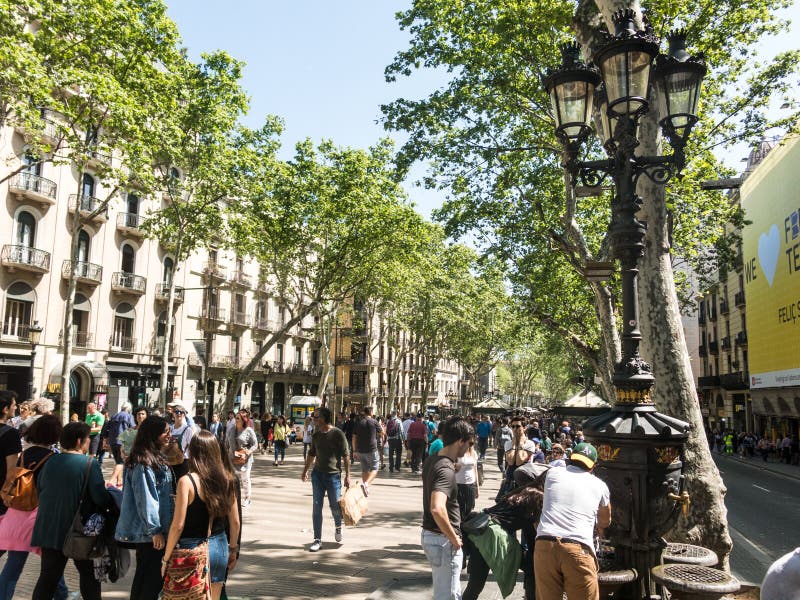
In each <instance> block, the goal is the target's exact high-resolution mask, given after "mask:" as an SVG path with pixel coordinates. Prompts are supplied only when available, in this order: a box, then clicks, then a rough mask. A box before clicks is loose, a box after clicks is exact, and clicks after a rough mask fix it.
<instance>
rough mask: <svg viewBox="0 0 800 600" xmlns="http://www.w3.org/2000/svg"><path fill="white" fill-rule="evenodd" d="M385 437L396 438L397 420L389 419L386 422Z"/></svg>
mask: <svg viewBox="0 0 800 600" xmlns="http://www.w3.org/2000/svg"><path fill="white" fill-rule="evenodd" d="M386 435H387V436H388V437H390V438H393V437H397V419H389V420H388V421H387V422H386Z"/></svg>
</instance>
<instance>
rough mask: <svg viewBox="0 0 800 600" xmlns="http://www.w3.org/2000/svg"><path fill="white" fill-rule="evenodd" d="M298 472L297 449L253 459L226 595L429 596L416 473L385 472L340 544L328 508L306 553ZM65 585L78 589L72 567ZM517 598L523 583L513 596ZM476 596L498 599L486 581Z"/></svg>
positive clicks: (26, 589)
mask: <svg viewBox="0 0 800 600" xmlns="http://www.w3.org/2000/svg"><path fill="white" fill-rule="evenodd" d="M106 462H107V463H109V464H107V467H108V468H110V461H106ZM490 465H491V463H490V462H489V461H487V465H486V474H487V481H486V490H487V493H485V494H483V495H482V497H481V498H480V499H479V500H478V507H479V508H482V507H484V506H488V505H490V504H491V498H492V497H493V496H494V494H495V492H496V490H497V488H498V487H499V473H498V472H497V469H496V468H492V467H491V466H490ZM301 469H302V447H301V446H293V447H291V448H289V450H288V452H287V460H286V464H285V465H283V466H280V467H273V466H272V461H271V460H270V457H268V456H257V458H256V463H255V465H254V467H253V501H252V504H251V505H250V506H249V507H248V508H246V509H245V510H244V529H243V538H242V554H241V558H240V560H239V564H238V565H237V566H236V569H235V570H234V571H233V572H232V574H231V576H230V578H229V581H228V594H229V596H230V597H231V598H241V599H245V598H248V599H251V598H252V599H255V598H265V599H267V598H281V599H284V598H287V597H291V598H293V599H306V598H308V599H310V598H341V599H345V600H356V599H363V598H366V597H370V598H372V599H373V600H388V599H392V600H401V599H403V600H405V599H406V598H409V599H410V598H414V599H415V600H419V599H420V598H424V597H428V596H429V595H430V571H429V568H428V564H427V561H426V560H425V556H424V554H423V553H422V550H421V548H420V545H419V521H420V513H421V510H422V501H421V488H422V484H421V482H420V479H419V476H414V475H412V474H411V473H409V472H408V469H404V470H403V472H402V473H400V474H393V475H392V474H389V473H388V471H382V472H381V473H380V475H379V476H378V479H377V481H376V482H375V483H374V484H373V485H372V486H371V494H370V499H369V500H370V511H369V514H368V515H367V516H366V517H364V519H363V520H362V521H361V523H359V525H358V527H356V528H345V531H344V542H343V543H342V544H341V545H340V544H336V543H335V542H334V541H333V521H332V519H331V517H330V512H329V511H328V509H327V507H326V509H325V513H324V514H325V521H324V524H323V548H322V550H321V551H320V552H318V553H310V552H308V545H309V544H310V543H311V538H312V532H311V483H310V482H309V483H303V482H302V481H300V472H301ZM354 479H355V478H354ZM0 560H2V559H0ZM131 571H132V570H131ZM38 572H39V559H38V557H36V556H34V555H31V557H30V558H29V560H28V564H27V566H26V568H25V572H24V573H23V576H22V578H21V579H20V581H19V584H18V586H17V591H16V593H15V598H30V595H31V591H32V589H33V586H34V584H35V582H36V577H37V576H38ZM131 577H132V572H131V573H129V574H128V576H127V577H126V578H124V579H122V580H121V581H118V582H117V583H114V584H104V585H103V598H111V599H117V598H128V597H129V590H130V582H131ZM67 584H68V585H69V588H70V590H77V589H78V585H77V573H76V572H75V570H74V567H73V566H72V565H71V564H70V565H69V566H68V567H67ZM521 597H522V586H521V584H520V585H518V586H517V589H516V590H515V592H514V594H512V596H511V598H513V599H516V598H521ZM481 598H487V599H493V598H500V596H499V592H498V591H497V588H496V586H494V585H493V584H492V582H491V580H490V582H489V583H488V584H487V587H486V590H485V591H484V593H483V594H482V595H481Z"/></svg>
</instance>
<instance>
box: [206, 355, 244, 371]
mask: <svg viewBox="0 0 800 600" xmlns="http://www.w3.org/2000/svg"><path fill="white" fill-rule="evenodd" d="M208 366H209V367H210V368H213V369H238V368H239V357H238V356H232V355H230V354H212V355H211V359H210V360H209V361H208Z"/></svg>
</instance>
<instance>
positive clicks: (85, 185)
mask: <svg viewBox="0 0 800 600" xmlns="http://www.w3.org/2000/svg"><path fill="white" fill-rule="evenodd" d="M81 195H82V196H83V197H84V198H93V197H94V177H92V176H91V175H89V174H88V173H84V174H83V182H82V184H81Z"/></svg>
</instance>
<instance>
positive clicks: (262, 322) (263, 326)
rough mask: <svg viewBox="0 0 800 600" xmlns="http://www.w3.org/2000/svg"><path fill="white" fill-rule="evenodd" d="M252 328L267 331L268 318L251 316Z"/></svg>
mask: <svg viewBox="0 0 800 600" xmlns="http://www.w3.org/2000/svg"><path fill="white" fill-rule="evenodd" d="M253 328H255V329H259V330H261V331H268V330H269V319H267V318H266V317H257V316H254V317H253Z"/></svg>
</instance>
